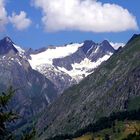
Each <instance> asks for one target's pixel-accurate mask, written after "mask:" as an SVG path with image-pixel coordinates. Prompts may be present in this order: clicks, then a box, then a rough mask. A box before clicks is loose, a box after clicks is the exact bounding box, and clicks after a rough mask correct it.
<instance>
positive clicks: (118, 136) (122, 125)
mask: <svg viewBox="0 0 140 140" xmlns="http://www.w3.org/2000/svg"><path fill="white" fill-rule="evenodd" d="M137 129H139V130H140V121H125V122H116V125H115V132H113V128H110V129H109V128H108V129H104V130H102V131H99V132H97V133H88V134H85V135H83V136H81V137H78V138H74V139H73V140H93V139H94V140H104V137H105V135H106V134H108V135H109V136H110V140H122V139H123V138H126V137H127V136H128V135H129V134H133V133H135V132H136V131H137Z"/></svg>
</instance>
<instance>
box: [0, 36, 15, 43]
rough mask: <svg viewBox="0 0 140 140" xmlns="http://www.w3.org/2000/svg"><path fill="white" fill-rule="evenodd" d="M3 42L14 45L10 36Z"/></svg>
mask: <svg viewBox="0 0 140 140" xmlns="http://www.w3.org/2000/svg"><path fill="white" fill-rule="evenodd" d="M2 40H3V41H4V42H7V43H13V41H12V39H11V38H10V37H9V36H6V37H4V38H3V39H2Z"/></svg>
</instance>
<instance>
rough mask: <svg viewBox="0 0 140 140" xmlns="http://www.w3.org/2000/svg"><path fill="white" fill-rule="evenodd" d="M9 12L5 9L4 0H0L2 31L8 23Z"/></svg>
mask: <svg viewBox="0 0 140 140" xmlns="http://www.w3.org/2000/svg"><path fill="white" fill-rule="evenodd" d="M7 22H8V20H7V12H6V9H5V2H4V0H0V31H1V30H3V29H4V26H5V25H6V24H7Z"/></svg>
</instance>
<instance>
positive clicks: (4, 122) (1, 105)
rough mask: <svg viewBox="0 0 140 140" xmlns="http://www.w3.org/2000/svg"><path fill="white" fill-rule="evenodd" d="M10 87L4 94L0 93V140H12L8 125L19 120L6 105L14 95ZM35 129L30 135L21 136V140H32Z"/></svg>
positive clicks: (12, 136)
mask: <svg viewBox="0 0 140 140" xmlns="http://www.w3.org/2000/svg"><path fill="white" fill-rule="evenodd" d="M15 91H16V90H14V89H13V88H12V86H11V87H9V88H8V90H7V91H6V92H2V93H0V140H14V139H15V138H14V134H13V133H12V132H11V131H10V129H9V127H8V125H9V124H10V123H11V122H15V121H16V120H17V119H19V116H18V115H17V114H16V113H15V112H14V111H12V110H9V108H8V105H9V102H10V101H11V99H12V97H13V96H14V94H15ZM35 133H36V132H35V129H32V131H31V132H30V133H27V134H23V136H22V138H21V140H33V139H34V137H35Z"/></svg>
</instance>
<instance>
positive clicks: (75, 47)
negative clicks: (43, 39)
mask: <svg viewBox="0 0 140 140" xmlns="http://www.w3.org/2000/svg"><path fill="white" fill-rule="evenodd" d="M114 51H115V50H114V48H113V47H112V46H111V45H110V43H109V42H108V41H106V40H105V41H103V42H102V43H95V42H93V41H92V40H87V41H84V43H73V44H72V43H71V44H68V45H65V46H57V47H49V48H47V49H44V48H43V49H42V50H41V51H38V50H36V52H35V53H33V52H32V53H31V54H30V56H31V58H30V59H28V61H29V62H30V65H31V66H32V68H33V69H35V70H37V71H39V72H40V73H42V74H43V75H45V76H46V77H47V78H48V79H50V80H51V81H52V82H53V83H55V84H56V86H57V87H58V89H60V92H62V91H63V90H64V88H62V87H60V86H62V85H59V84H60V83H67V85H65V88H67V87H69V86H71V85H72V84H74V83H78V82H79V81H81V80H82V79H83V78H84V77H86V76H88V75H89V74H91V73H92V72H93V71H94V69H95V68H97V67H98V66H99V65H100V64H101V63H102V62H104V61H106V60H107V59H108V58H109V57H110V56H111V55H112V54H113V53H114Z"/></svg>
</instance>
